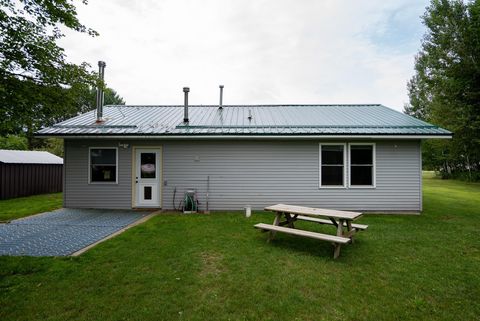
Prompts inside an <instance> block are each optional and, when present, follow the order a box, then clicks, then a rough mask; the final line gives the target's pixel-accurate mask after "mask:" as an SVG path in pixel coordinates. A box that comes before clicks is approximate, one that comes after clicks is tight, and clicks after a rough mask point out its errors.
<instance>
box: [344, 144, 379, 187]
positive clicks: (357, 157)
mask: <svg viewBox="0 0 480 321" xmlns="http://www.w3.org/2000/svg"><path fill="white" fill-rule="evenodd" d="M349 147H350V148H349V150H350V155H349V161H350V172H349V178H350V184H349V185H350V187H375V144H372V143H350V144H349Z"/></svg>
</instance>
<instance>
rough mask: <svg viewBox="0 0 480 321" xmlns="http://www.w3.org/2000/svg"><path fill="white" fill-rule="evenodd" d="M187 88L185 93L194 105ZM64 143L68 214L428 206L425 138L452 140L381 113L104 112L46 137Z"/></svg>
mask: <svg viewBox="0 0 480 321" xmlns="http://www.w3.org/2000/svg"><path fill="white" fill-rule="evenodd" d="M187 94H188V93H187V92H186V93H185V96H186V98H187ZM38 136H40V137H60V138H63V139H64V141H65V158H64V206H65V207H72V208H79V207H83V208H121V209H130V208H144V207H151V208H162V209H174V208H178V207H179V206H180V203H181V200H182V199H183V195H184V193H185V191H187V190H194V191H195V193H196V196H197V199H198V204H199V209H200V210H206V209H207V208H208V209H209V210H240V209H242V208H243V207H244V206H245V205H251V206H252V208H254V209H261V208H263V207H264V206H267V205H272V204H276V203H286V204H296V205H304V206H314V207H322V208H334V209H345V210H362V211H381V212H419V211H421V210H422V176H421V164H422V160H421V141H422V139H426V138H451V137H452V133H451V132H449V131H447V130H445V129H442V128H439V127H436V126H434V125H431V124H428V123H426V122H423V121H420V120H418V119H415V118H413V117H410V116H407V115H405V114H402V113H400V112H397V111H395V110H392V109H389V108H387V107H385V106H382V105H249V106H222V105H216V106H198V105H196V106H188V99H186V103H185V106H105V107H103V108H99V109H98V110H97V111H91V112H87V113H85V114H82V115H79V116H77V117H74V118H71V119H69V120H67V121H64V122H62V123H59V124H56V125H53V126H52V127H49V128H45V129H43V130H41V131H39V132H38Z"/></svg>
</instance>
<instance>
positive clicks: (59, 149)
mask: <svg viewBox="0 0 480 321" xmlns="http://www.w3.org/2000/svg"><path fill="white" fill-rule="evenodd" d="M43 143H44V144H43V146H42V147H39V148H36V150H44V151H47V152H49V153H52V154H54V155H57V156H59V157H62V158H63V139H60V138H47V139H44V140H43Z"/></svg>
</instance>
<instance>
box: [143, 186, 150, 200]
mask: <svg viewBox="0 0 480 321" xmlns="http://www.w3.org/2000/svg"><path fill="white" fill-rule="evenodd" d="M143 199H144V200H151V199H152V187H151V186H144V187H143Z"/></svg>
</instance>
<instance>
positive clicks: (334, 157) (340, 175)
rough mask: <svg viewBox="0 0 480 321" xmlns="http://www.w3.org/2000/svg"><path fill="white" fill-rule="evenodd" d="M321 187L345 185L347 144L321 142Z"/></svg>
mask: <svg viewBox="0 0 480 321" xmlns="http://www.w3.org/2000/svg"><path fill="white" fill-rule="evenodd" d="M320 187H345V144H320Z"/></svg>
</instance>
